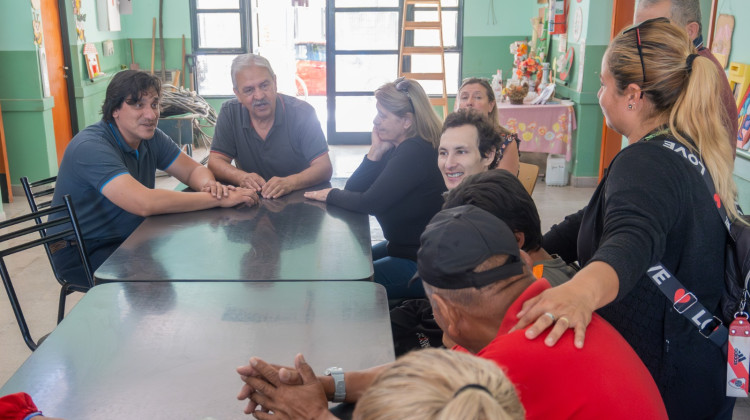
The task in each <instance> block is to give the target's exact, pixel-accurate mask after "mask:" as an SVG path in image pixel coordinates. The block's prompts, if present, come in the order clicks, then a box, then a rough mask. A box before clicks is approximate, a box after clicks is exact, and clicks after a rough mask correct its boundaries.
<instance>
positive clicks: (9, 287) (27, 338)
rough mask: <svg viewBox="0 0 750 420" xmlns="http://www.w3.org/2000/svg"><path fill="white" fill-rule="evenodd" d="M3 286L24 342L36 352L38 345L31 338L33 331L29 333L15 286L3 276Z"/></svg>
mask: <svg viewBox="0 0 750 420" xmlns="http://www.w3.org/2000/svg"><path fill="white" fill-rule="evenodd" d="M3 268H4V266H3ZM3 285H4V286H5V291H6V292H7V293H8V299H9V300H10V306H11V307H12V308H13V313H14V315H15V316H16V321H17V322H18V327H19V328H20V329H21V335H22V336H23V341H24V342H25V343H26V345H27V346H28V347H29V348H30V349H31V351H34V350H36V347H37V344H36V343H35V342H34V339H33V338H31V331H29V326H28V325H27V324H26V318H25V317H24V316H23V311H21V303H20V302H19V301H18V297H17V296H16V291H15V289H14V288H13V284H12V283H11V282H10V279H6V277H5V276H3Z"/></svg>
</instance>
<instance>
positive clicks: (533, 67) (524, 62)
mask: <svg viewBox="0 0 750 420" xmlns="http://www.w3.org/2000/svg"><path fill="white" fill-rule="evenodd" d="M510 53H511V54H513V57H514V60H513V66H514V67H515V70H514V73H513V75H514V77H515V78H517V79H519V80H520V79H523V78H527V79H529V80H535V79H536V77H535V76H536V75H537V73H538V72H539V70H541V68H542V64H541V60H539V57H536V56H530V55H529V44H528V43H526V41H516V42H514V43H512V44H510Z"/></svg>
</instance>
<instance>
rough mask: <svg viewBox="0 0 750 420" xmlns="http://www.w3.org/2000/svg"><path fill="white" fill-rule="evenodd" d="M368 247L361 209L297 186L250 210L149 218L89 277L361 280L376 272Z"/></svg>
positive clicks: (367, 226)
mask: <svg viewBox="0 0 750 420" xmlns="http://www.w3.org/2000/svg"><path fill="white" fill-rule="evenodd" d="M319 188H322V186H321V187H314V188H312V189H319ZM370 248H371V241H370V224H369V220H368V216H367V215H366V214H359V213H353V212H350V211H348V210H344V209H342V208H339V207H336V206H326V204H324V203H321V202H317V201H312V200H307V199H305V198H304V197H303V192H302V191H296V192H293V193H291V194H289V195H287V196H285V197H282V198H280V199H276V200H265V199H261V202H260V204H259V205H257V206H253V207H247V206H242V207H239V208H228V209H225V208H216V209H209V210H202V211H195V212H189V213H179V214H167V215H159V216H152V217H148V218H146V220H145V221H144V222H143V223H142V224H141V225H140V226H139V227H138V228H137V229H136V230H135V231H134V232H133V234H132V235H130V237H128V239H127V240H125V242H123V244H122V245H121V246H120V247H119V248H118V249H117V250H116V251H115V252H114V253H113V254H112V255H111V256H110V257H109V258H108V259H107V260H106V261H105V262H104V264H102V265H101V266H100V267H99V269H98V270H96V273H95V274H94V277H95V279H96V282H97V283H104V282H112V281H207V280H212V281H255V280H365V279H369V278H371V277H372V274H373V268H372V255H371V252H370Z"/></svg>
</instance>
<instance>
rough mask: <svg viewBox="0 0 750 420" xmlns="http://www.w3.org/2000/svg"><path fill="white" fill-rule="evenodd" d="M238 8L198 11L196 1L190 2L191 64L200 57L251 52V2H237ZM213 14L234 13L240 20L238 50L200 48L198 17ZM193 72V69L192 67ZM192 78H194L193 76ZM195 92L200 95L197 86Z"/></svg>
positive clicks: (248, 0)
mask: <svg viewBox="0 0 750 420" xmlns="http://www.w3.org/2000/svg"><path fill="white" fill-rule="evenodd" d="M237 1H238V3H239V8H237V9H198V7H197V4H196V3H197V0H190V36H191V44H192V55H193V63H195V62H197V59H196V58H197V56H201V55H204V56H206V55H235V56H236V55H239V54H246V53H249V52H252V46H253V45H254V44H253V35H252V33H253V32H252V14H251V7H252V5H251V3H252V1H251V0H237ZM214 13H236V14H238V15H239V18H240V19H239V20H240V34H241V40H240V47H239V48H201V47H200V46H199V43H200V40H199V35H198V15H199V14H214ZM194 70H195V67H194ZM192 77H195V76H194V75H193V76H192ZM195 90H196V92H197V93H198V94H199V95H201V92H200V91H199V86H197V85H196V86H195ZM201 96H203V97H204V98H231V97H234V94H232V93H231V92H230V93H228V94H226V95H216V94H214V95H201Z"/></svg>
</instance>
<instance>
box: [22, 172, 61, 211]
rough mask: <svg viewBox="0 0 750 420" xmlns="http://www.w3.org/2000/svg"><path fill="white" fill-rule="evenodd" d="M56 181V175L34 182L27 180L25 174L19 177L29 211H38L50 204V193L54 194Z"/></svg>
mask: <svg viewBox="0 0 750 420" xmlns="http://www.w3.org/2000/svg"><path fill="white" fill-rule="evenodd" d="M56 182H57V177H56V176H53V177H51V178H47V179H42V180H39V181H36V182H29V179H28V178H26V177H25V176H24V177H21V185H22V186H23V192H24V193H25V194H26V200H27V201H28V202H29V207H30V208H31V211H38V210H40V209H45V208H47V207H49V206H50V205H52V195H53V194H55V183H56Z"/></svg>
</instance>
